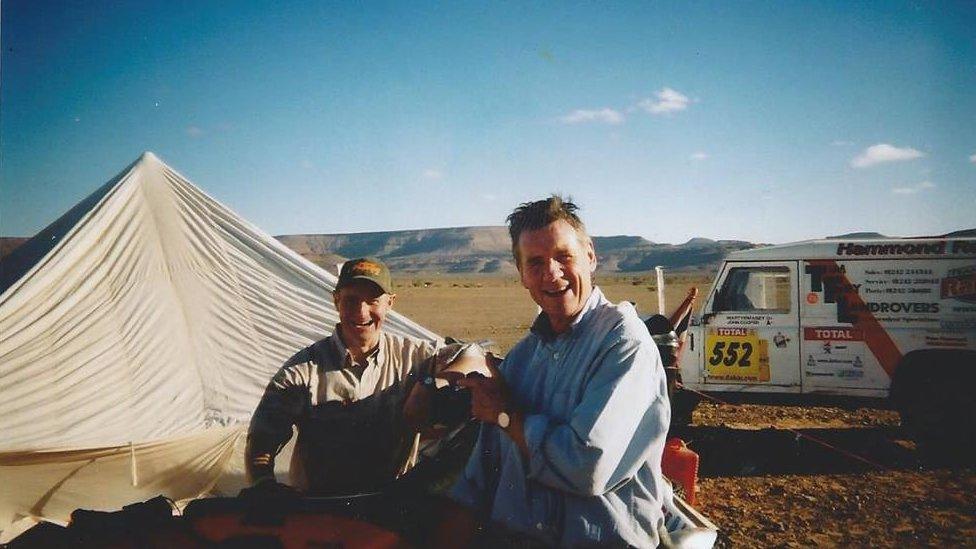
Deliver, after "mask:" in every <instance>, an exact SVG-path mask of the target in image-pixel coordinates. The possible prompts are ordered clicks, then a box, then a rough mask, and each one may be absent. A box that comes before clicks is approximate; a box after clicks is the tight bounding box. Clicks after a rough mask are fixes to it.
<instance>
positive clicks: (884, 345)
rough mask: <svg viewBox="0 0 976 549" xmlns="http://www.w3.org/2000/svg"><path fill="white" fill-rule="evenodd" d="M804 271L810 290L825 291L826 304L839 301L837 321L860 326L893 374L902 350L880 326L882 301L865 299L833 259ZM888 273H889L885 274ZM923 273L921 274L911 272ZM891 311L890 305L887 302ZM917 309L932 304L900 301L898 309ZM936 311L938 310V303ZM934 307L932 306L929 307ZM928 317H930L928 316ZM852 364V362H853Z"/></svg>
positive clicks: (888, 370) (867, 340)
mask: <svg viewBox="0 0 976 549" xmlns="http://www.w3.org/2000/svg"><path fill="white" fill-rule="evenodd" d="M805 272H806V273H807V274H809V275H810V289H809V291H810V292H823V300H824V303H836V304H837V322H838V323H841V324H850V325H851V327H852V328H854V329H857V330H858V331H859V332H860V334H861V336H862V338H863V340H864V343H865V344H867V346H868V349H870V350H871V353H872V354H873V355H874V356H875V358H877V359H878V363H879V364H880V365H881V367H882V368H883V369H884V371H885V372H886V373H887V374H888V375H889V376H891V375H893V374H894V372H895V368H896V367H897V365H898V363H899V362H901V356H902V355H901V351H900V350H898V346H897V345H895V342H894V341H893V340H892V339H891V336H890V335H888V333H887V332H886V331H885V330H884V328H882V327H881V323H880V322H879V321H878V319H877V318H876V317H875V316H874V313H875V312H882V311H881V310H882V307H881V305H882V304H881V303H876V302H870V303H869V302H865V301H864V299H863V298H862V297H861V295H860V294H859V293H858V292H857V287H856V286H855V285H854V284H851V282H850V280H848V278H847V272H846V270H845V269H844V266H843V265H840V264H838V263H837V262H836V261H832V260H815V261H809V262H807V265H806V267H805ZM886 274H887V273H886ZM912 274H922V273H912ZM887 305H888V307H887V309H888V311H886V312H893V311H891V309H892V306H891V304H890V303H889V304H887ZM906 305H907V306H908V308H914V307H915V306H916V305H918V306H920V307H922V308H924V306H931V305H933V304H931V303H918V304H916V303H900V304H899V306H900V307H899V308H903V309H904V308H906V307H905V306H906ZM934 305H936V307H935V310H934V311H931V310H930V311H928V312H934V313H937V312H938V304H934ZM929 308H930V309H931V307H929ZM925 320H928V319H925ZM852 363H853V361H852Z"/></svg>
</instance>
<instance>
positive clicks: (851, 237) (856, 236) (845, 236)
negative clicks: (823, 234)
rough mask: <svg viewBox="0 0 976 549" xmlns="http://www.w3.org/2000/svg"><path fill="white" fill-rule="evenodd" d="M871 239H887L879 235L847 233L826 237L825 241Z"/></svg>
mask: <svg viewBox="0 0 976 549" xmlns="http://www.w3.org/2000/svg"><path fill="white" fill-rule="evenodd" d="M872 238H888V237H887V236H885V235H883V234H881V233H847V234H839V235H837V236H828V237H827V240H869V239H872Z"/></svg>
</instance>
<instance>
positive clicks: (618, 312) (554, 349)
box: [451, 288, 671, 547]
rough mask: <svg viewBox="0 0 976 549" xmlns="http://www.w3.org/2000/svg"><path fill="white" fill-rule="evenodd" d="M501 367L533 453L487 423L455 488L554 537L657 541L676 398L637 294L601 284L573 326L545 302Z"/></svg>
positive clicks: (556, 540) (496, 513) (515, 525)
mask: <svg viewBox="0 0 976 549" xmlns="http://www.w3.org/2000/svg"><path fill="white" fill-rule="evenodd" d="M499 369H500V370H501V373H502V375H503V376H504V378H505V381H506V383H507V384H508V386H509V387H510V389H511V394H512V400H513V403H514V406H516V407H517V408H518V409H519V410H521V411H522V412H523V413H524V414H525V438H526V441H527V443H528V447H529V459H528V461H524V460H523V459H522V456H521V454H520V453H519V450H518V447H517V446H516V445H515V443H514V442H512V440H511V438H510V437H509V436H508V435H506V434H505V433H504V432H503V431H502V430H501V429H500V428H498V427H497V426H495V425H488V424H485V425H483V426H482V428H481V432H480V434H479V438H478V441H477V444H476V446H475V448H474V451H473V453H472V455H471V458H470V459H469V460H468V463H467V466H466V467H465V469H464V472H463V473H462V475H461V477H460V478H459V479H458V481H457V483H456V484H455V486H454V488H453V490H452V492H451V496H452V497H453V498H454V499H455V500H456V501H458V502H460V503H462V504H464V505H467V506H469V507H473V508H475V509H476V510H478V511H480V512H481V513H483V514H482V518H484V519H486V520H489V521H491V522H495V523H499V524H501V525H503V526H504V527H506V528H508V529H510V530H513V531H516V532H519V533H522V534H526V535H529V536H531V537H533V538H536V539H538V540H540V541H542V542H545V543H547V544H552V545H561V546H579V545H588V544H601V545H623V544H627V545H632V546H636V547H654V546H656V545H657V544H658V534H657V532H658V528H659V527H660V526H661V525H663V524H664V517H663V513H662V510H661V507H662V498H663V497H664V493H665V490H666V488H665V487H664V485H663V480H662V478H661V454H662V452H663V451H664V440H665V436H666V434H667V430H668V424H669V422H670V417H671V409H670V406H669V404H668V396H667V382H666V380H665V376H664V368H663V366H662V364H661V357H660V355H659V354H658V351H657V347H656V346H655V345H654V342H653V341H652V340H651V336H650V334H649V333H648V331H647V328H646V327H645V326H644V324H643V323H642V322H641V320H640V318H639V317H638V316H637V312H636V311H635V310H634V308H633V306H631V305H630V304H629V303H622V304H620V305H614V304H612V303H610V302H609V301H608V300H607V299H606V298H605V297H604V296H603V293H602V292H601V291H600V290H599V288H594V289H593V293H592V294H591V295H590V298H589V299H588V300H587V302H586V305H585V306H584V308H583V310H582V311H581V313H580V314H579V315H578V316H577V318H576V319H575V321H574V322H573V324H572V326H571V328H570V329H569V331H567V332H565V333H562V334H559V335H554V334H552V332H551V329H550V328H549V322H548V318H547V317H546V316H545V314H544V313H543V314H540V315H539V317H538V318H537V319H536V321H535V324H534V325H533V327H532V330H531V333H530V334H529V335H528V336H526V337H525V339H523V340H522V341H520V342H519V343H518V344H516V346H515V347H514V348H513V349H512V350H511V352H510V353H509V354H508V356H507V357H506V358H505V361H504V362H503V363H502V364H501V366H500V368H499Z"/></svg>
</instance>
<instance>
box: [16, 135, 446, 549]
mask: <svg viewBox="0 0 976 549" xmlns="http://www.w3.org/2000/svg"><path fill="white" fill-rule="evenodd" d="M334 286H335V277H334V276H333V275H331V274H329V273H327V272H325V271H324V270H322V269H320V268H318V267H317V266H315V265H313V264H312V263H310V262H308V261H306V260H305V259H303V258H302V257H300V256H299V255H297V254H296V253H294V252H292V251H291V250H289V249H288V248H286V247H285V246H284V245H282V244H280V243H279V242H278V241H276V240H275V239H273V238H272V237H271V236H269V235H268V234H266V233H264V232H263V231H261V230H260V229H258V228H257V227H255V226H253V225H251V224H250V223H248V222H247V221H245V220H244V219H241V218H240V217H238V216H237V215H236V214H234V212H232V211H230V210H229V209H228V208H226V207H225V206H223V205H221V204H220V203H218V202H217V201H216V200H214V199H213V198H211V197H209V196H207V195H206V194H204V193H203V192H202V191H201V190H200V189H198V188H197V187H196V186H194V185H193V183H191V182H190V181H188V180H187V179H186V178H184V177H183V176H181V175H180V174H178V173H177V172H175V171H174V170H172V169H171V168H169V167H168V166H167V165H166V164H164V163H163V162H162V161H160V160H159V159H158V158H157V157H156V156H154V155H153V154H152V153H148V152H147V153H145V154H143V155H142V156H141V157H140V158H139V159H138V160H137V161H136V162H134V163H133V164H132V165H130V166H129V167H127V168H126V169H125V170H124V171H123V172H122V173H121V174H120V175H118V176H117V177H116V178H114V179H112V180H111V181H109V182H108V183H106V184H105V185H104V186H103V187H101V188H100V189H98V190H97V191H95V192H94V193H93V194H92V195H91V196H89V197H88V198H86V199H85V200H83V201H81V202H80V203H79V204H78V205H77V206H75V207H74V208H72V209H71V210H70V211H68V212H67V213H66V214H64V216H62V217H61V218H60V219H58V220H57V221H55V222H54V223H53V224H51V225H50V226H49V227H47V228H46V229H44V230H43V231H41V232H40V233H39V234H38V235H37V236H36V237H34V238H33V239H31V240H30V241H28V242H27V243H25V244H23V245H22V246H21V247H20V248H18V249H17V250H16V251H15V252H14V253H13V254H11V255H10V256H9V257H8V258H7V259H6V260H5V261H3V262H2V263H0V530H4V529H7V528H8V526H9V525H10V524H11V523H12V522H14V521H16V520H19V519H22V518H24V517H37V518H41V517H43V518H46V519H51V520H56V521H64V520H66V519H67V517H68V515H69V514H70V512H71V511H72V510H74V509H76V508H79V507H85V508H92V509H117V508H119V507H121V506H122V505H124V504H128V503H132V502H135V501H140V500H143V499H147V498H149V497H152V496H155V495H158V494H164V495H166V496H168V497H170V498H172V499H174V500H178V499H185V498H191V497H196V496H198V495H200V494H202V493H205V492H208V491H210V490H213V488H214V486H215V485H217V486H221V487H222V488H223V489H224V491H225V493H227V492H230V493H236V492H234V491H235V490H236V489H238V488H239V487H240V483H241V481H242V479H241V474H240V472H241V469H242V462H241V448H242V442H243V437H244V434H245V432H246V428H247V421H248V419H249V417H250V414H251V412H252V411H253V409H254V407H255V406H256V404H257V402H258V400H259V399H260V397H261V394H262V391H263V389H264V386H265V385H266V384H267V382H268V380H269V379H270V377H271V376H272V375H273V373H274V372H275V371H276V370H277V368H278V367H279V366H280V365H281V364H282V363H283V362H284V361H285V360H286V359H287V358H288V357H289V356H291V355H292V354H293V353H294V352H295V351H296V350H298V349H299V348H301V347H303V346H305V345H308V344H309V343H310V342H312V341H314V340H316V339H319V338H322V337H324V336H325V335H327V334H328V333H330V332H331V330H332V328H333V326H334V325H335V323H336V322H337V320H338V318H337V315H336V312H335V309H334V307H333V305H332V300H331V291H332V289H333V288H334ZM387 329H388V330H390V331H392V332H394V333H399V334H408V335H412V336H415V337H421V338H425V339H435V338H436V337H437V336H436V335H435V334H434V333H432V332H430V331H428V330H426V329H424V328H423V327H421V326H419V325H417V324H415V323H413V322H411V321H409V320H408V319H406V318H404V317H402V316H400V315H396V314H393V315H391V317H390V318H389V319H388V321H387ZM281 461H284V460H279V463H280V462H281ZM9 531H10V530H9V529H8V534H9ZM5 537H8V538H9V536H5Z"/></svg>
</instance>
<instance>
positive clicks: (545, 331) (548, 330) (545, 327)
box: [529, 286, 604, 341]
mask: <svg viewBox="0 0 976 549" xmlns="http://www.w3.org/2000/svg"><path fill="white" fill-rule="evenodd" d="M603 300H604V297H603V292H601V291H600V288H598V287H597V286H593V291H592V292H590V297H589V298H587V300H586V303H584V304H583V308H582V309H581V310H580V312H579V313H577V314H576V317H575V318H573V321H572V322H571V323H570V324H569V330H566V332H564V333H562V334H556V333H553V331H552V324H550V323H549V315H547V314H546V313H544V312H543V313H539V316H537V317H535V321H534V322H533V323H532V327H531V328H529V331H531V332H532V333H533V334H535V335H536V336H538V337H539V338H540V339H542V340H543V341H551V340H553V339H556V338H557V337H559V336H561V335H571V334H573V333H574V332H575V331H576V329H577V327H578V326H579V325H580V323H581V322H583V320H584V318H585V317H587V316H588V315H587V313H589V312H590V311H592V310H593V309H595V308H596V306H597V305H598V304H599V303H600V302H602V301H603Z"/></svg>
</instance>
